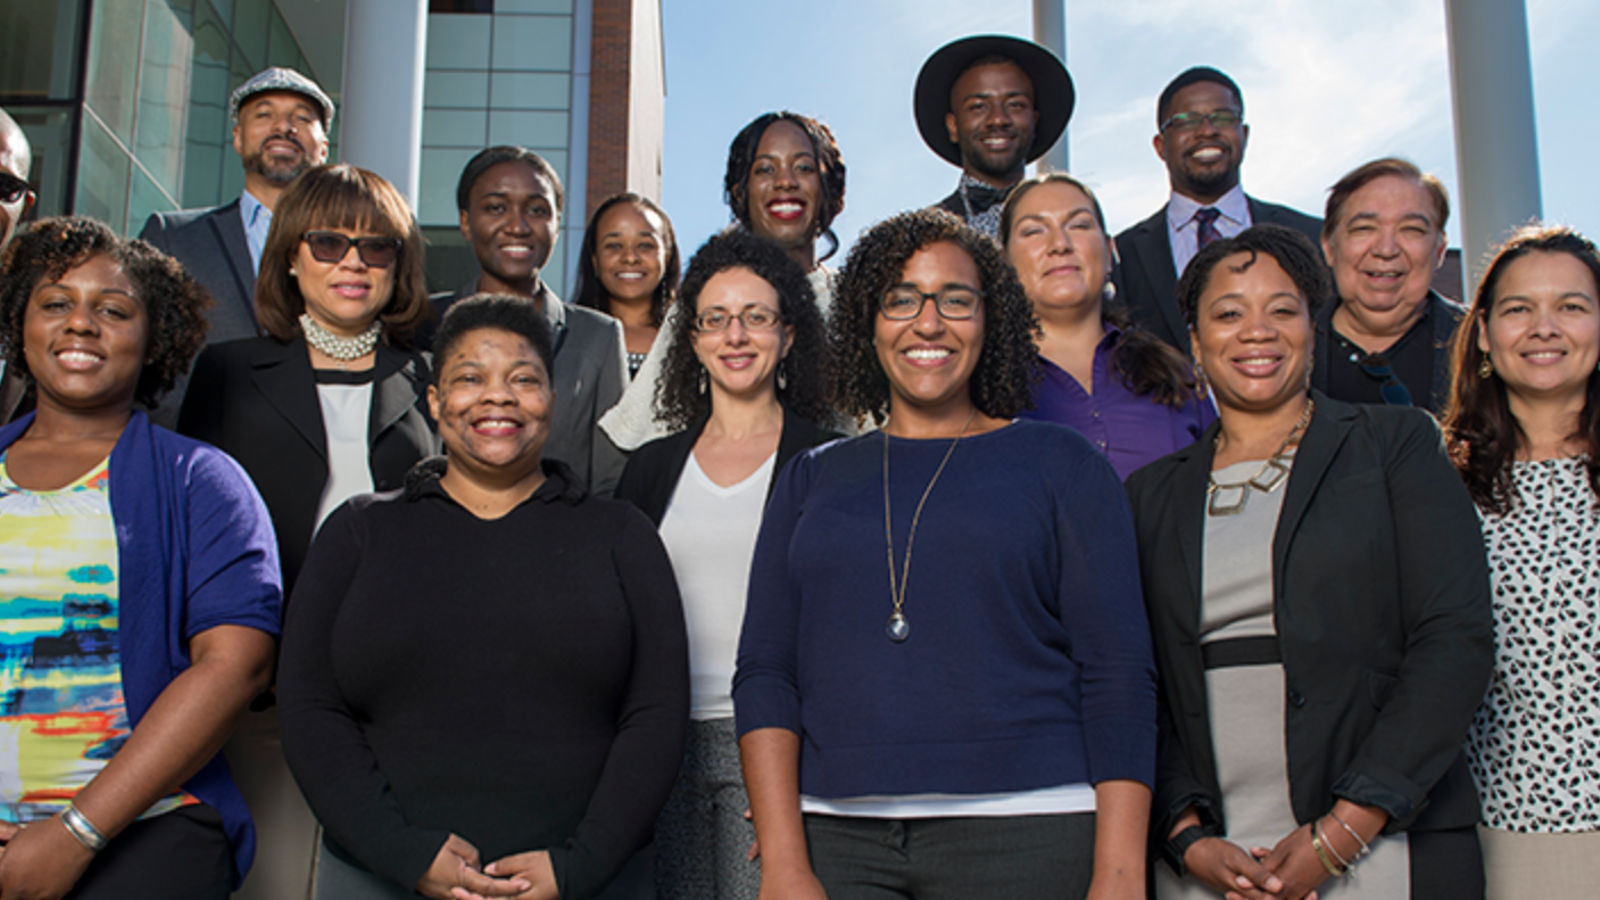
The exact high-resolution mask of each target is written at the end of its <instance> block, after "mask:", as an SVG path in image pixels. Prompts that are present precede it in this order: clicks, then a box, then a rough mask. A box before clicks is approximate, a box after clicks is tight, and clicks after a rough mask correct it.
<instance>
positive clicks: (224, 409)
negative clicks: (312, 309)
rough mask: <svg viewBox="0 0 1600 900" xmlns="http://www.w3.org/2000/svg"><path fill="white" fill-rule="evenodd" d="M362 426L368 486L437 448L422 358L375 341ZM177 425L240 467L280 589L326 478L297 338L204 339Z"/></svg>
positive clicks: (300, 553)
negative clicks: (268, 528)
mask: <svg viewBox="0 0 1600 900" xmlns="http://www.w3.org/2000/svg"><path fill="white" fill-rule="evenodd" d="M376 369H377V371H376V372H375V373H374V382H373V385H372V412H371V418H370V420H369V422H368V426H367V441H368V443H369V444H370V446H371V456H370V460H371V464H372V486H373V488H374V489H375V490H379V491H385V490H391V489H394V488H398V487H400V486H401V484H402V480H403V479H404V478H405V474H406V471H407V470H408V469H410V468H411V466H412V464H413V463H415V462H416V461H417V460H419V459H422V458H423V457H425V456H430V455H432V454H433V453H434V452H436V449H437V446H438V445H437V438H436V437H435V435H434V428H433V422H432V420H431V419H429V417H428V414H427V407H426V405H425V393H426V388H427V383H428V378H429V374H428V365H427V363H426V362H425V361H424V360H423V358H422V356H421V355H419V354H417V353H413V352H410V351H404V350H396V349H394V348H392V347H390V346H389V345H388V344H384V343H379V344H378V351H377V362H376ZM194 372H195V377H194V381H193V382H192V383H191V386H190V389H189V394H188V396H187V397H185V398H184V401H183V410H182V413H181V414H180V415H179V417H178V430H179V431H180V432H182V433H184V434H187V435H190V436H192V437H196V438H199V439H200V440H203V441H206V442H208V443H211V444H215V445H216V446H218V447H220V448H222V449H223V450H224V451H226V452H227V453H228V454H229V455H230V456H232V457H233V458H234V459H237V460H238V461H239V463H240V465H243V466H244V468H245V471H246V472H248V473H250V478H251V480H253V481H254V482H255V483H256V488H257V489H258V490H260V491H261V498H262V499H263V500H265V501H266V503H267V511H268V512H270V513H271V514H272V527H273V528H274V529H275V530H276V531H277V533H278V551H279V557H280V558H281V559H282V560H283V586H284V596H286V597H287V596H288V595H289V589H290V587H291V586H292V585H293V584H294V579H295V577H296V576H297V575H299V574H300V565H301V563H302V562H304V561H305V555H306V549H307V548H308V547H310V546H311V537H312V535H313V533H314V531H315V529H316V517H317V506H318V505H319V504H320V503H321V501H322V489H323V487H324V486H325V485H326V484H327V482H328V439H327V435H326V434H325V433H324V431H323V429H322V405H321V403H320V401H319V400H318V398H317V385H316V381H315V375H314V374H313V372H312V369H311V358H310V357H309V356H308V355H307V351H306V342H305V338H296V339H295V340H293V341H291V342H289V343H287V344H284V343H280V342H278V341H277V340H274V339H272V338H250V339H248V340H243V341H229V342H227V343H224V344H215V345H212V346H210V347H207V348H206V349H205V351H203V352H202V353H201V354H200V358H199V359H198V360H196V361H195V366H194Z"/></svg>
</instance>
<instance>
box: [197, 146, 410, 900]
mask: <svg viewBox="0 0 1600 900" xmlns="http://www.w3.org/2000/svg"><path fill="white" fill-rule="evenodd" d="M255 297H256V313H257V318H258V319H259V320H260V323H261V327H262V328H264V329H265V330H266V332H267V334H268V335H269V336H268V337H257V338H247V339H244V340H239V341H228V342H224V343H221V344H214V345H212V346H209V347H207V348H206V350H205V352H204V353H202V354H201V355H200V358H199V360H197V361H196V363H195V368H194V375H193V377H192V378H191V379H190V382H189V389H188V392H187V393H186V394H185V396H184V400H183V407H182V410H181V412H180V413H179V416H178V429H179V430H180V431H182V432H183V433H185V434H188V435H191V436H193V437H197V438H200V439H202V440H205V441H208V442H210V443H212V444H215V445H217V446H218V447H221V448H222V449H224V450H226V451H228V452H229V453H231V454H233V455H234V456H235V457H236V458H237V459H238V460H239V462H240V463H241V464H243V465H244V468H245V471H247V472H249V473H250V477H251V478H252V479H253V480H254V481H255V483H256V486H257V487H258V488H259V489H260V490H261V495H262V497H263V498H264V499H265V500H266V502H267V509H268V510H269V511H271V513H272V521H273V525H274V527H275V528H276V530H277V534H278V547H279V555H280V557H281V559H282V562H283V580H284V585H285V586H286V590H290V591H292V590H293V586H294V583H295V580H296V578H297V577H298V575H299V572H300V566H301V565H302V563H303V562H304V560H305V554H306V549H307V548H308V547H309V546H310V545H311V538H312V535H314V534H315V533H316V530H317V529H318V528H319V527H320V526H321V523H322V522H323V520H324V519H326V518H327V517H328V515H329V514H330V513H332V512H333V510H334V509H336V508H337V507H338V506H339V505H340V504H341V503H343V502H344V501H345V499H346V498H348V497H351V496H354V495H356V494H362V493H366V492H368V491H372V490H380V491H381V490H389V489H391V488H396V487H399V486H400V483H401V479H402V478H403V477H404V475H405V473H406V471H407V470H408V469H410V467H411V465H412V464H413V463H415V462H416V461H417V460H419V459H421V458H422V457H424V456H427V455H428V454H429V453H431V452H432V451H433V449H434V447H435V438H434V434H433V425H432V423H431V421H430V420H429V418H428V413H427V410H426V408H425V405H424V403H423V390H424V387H425V385H426V384H427V381H428V365H427V362H426V360H425V359H424V358H423V357H422V355H421V354H420V353H418V352H416V351H415V350H413V349H411V348H410V346H409V340H410V337H411V335H412V334H414V333H415V332H416V330H417V328H418V326H419V325H420V324H421V323H422V322H423V321H424V320H425V319H426V317H427V316H428V315H430V313H431V307H430V306H429V304H428V295H427V288H426V284H425V282H424V279H423V267H422V237H421V234H420V233H419V232H418V230H417V227H416V224H415V222H414V221H413V219H412V217H411V212H410V209H409V208H408V207H407V205H406V202H405V199H404V198H402V197H401V196H400V194H399V192H398V191H396V190H395V189H394V187H393V186H392V185H390V184H389V183H388V182H387V181H385V180H383V179H382V178H381V177H379V176H378V175H376V174H374V173H372V172H369V171H367V170H365V169H359V168H356V167H355V166H351V165H347V164H340V165H335V166H319V167H317V168H314V169H311V170H310V171H308V172H306V173H305V174H303V175H301V176H300V177H299V178H298V179H296V180H295V182H294V184H293V185H291V186H290V187H289V189H288V190H286V191H285V192H284V194H283V196H282V198H280V199H279V201H278V205H277V209H276V210H275V212H274V214H273V217H272V229H271V231H270V232H269V233H268V235H267V243H266V247H265V249H264V250H263V251H262V254H261V272H260V275H259V277H258V279H257V283H256V293H255ZM275 716H276V714H275V712H273V711H271V710H268V711H265V712H260V713H256V714H254V715H252V717H251V718H250V719H249V720H248V721H247V723H246V726H245V728H243V729H241V737H240V739H239V741H237V742H236V744H235V746H234V747H231V748H230V751H229V752H230V754H231V756H232V758H233V759H234V763H235V770H236V771H239V772H240V773H241V782H242V784H243V785H244V787H245V791H246V794H247V796H248V797H249V798H250V799H251V802H252V806H253V807H255V808H257V809H259V810H263V811H264V814H262V815H261V816H260V818H261V819H262V822H263V827H262V840H261V856H262V859H263V862H264V865H263V866H262V870H261V874H262V876H263V879H262V880H265V879H283V881H282V882H281V883H279V882H276V881H268V882H266V884H265V885H262V886H259V887H256V889H257V890H261V891H262V893H260V894H258V895H257V896H262V897H282V896H288V895H289V894H290V892H291V891H292V890H293V887H292V886H293V885H297V884H298V885H304V883H305V882H306V879H307V878H308V877H309V872H310V868H311V859H312V854H313V852H314V849H315V846H316V844H315V838H314V833H315V824H316V823H315V822H314V821H313V820H312V818H311V815H310V813H309V812H308V811H307V810H306V808H305V804H304V803H302V802H300V800H299V795H298V794H297V793H296V792H295V791H294V788H293V783H292V781H291V780H290V778H289V773H288V770H287V769H286V768H285V767H284V764H283V759H282V754H281V752H279V750H278V749H277V738H276V732H277V726H276V719H275Z"/></svg>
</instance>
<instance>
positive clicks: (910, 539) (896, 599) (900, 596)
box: [883, 407, 978, 644]
mask: <svg viewBox="0 0 1600 900" xmlns="http://www.w3.org/2000/svg"><path fill="white" fill-rule="evenodd" d="M977 415H978V410H977V408H976V407H974V408H973V410H972V414H971V415H969V416H967V421H966V424H964V425H962V426H961V430H960V431H958V432H956V438H955V440H953V441H951V442H950V449H948V450H946V451H945V452H944V459H942V460H940V461H939V468H937V469H934V470H933V477H932V478H930V479H928V486H927V487H926V488H923V490H922V499H921V500H918V501H917V509H916V512H913V513H912V514H911V528H910V530H909V531H908V532H907V533H906V557H905V559H904V560H903V561H902V562H901V566H900V577H899V578H898V579H896V578H895V571H894V528H893V526H892V524H891V523H892V522H893V521H894V519H893V516H892V514H891V513H890V511H889V432H887V431H885V432H884V433H883V536H884V541H885V544H886V545H887V547H888V555H889V600H890V601H891V602H893V603H894V612H893V613H892V614H890V616H889V624H888V625H887V626H886V627H885V628H884V631H885V632H886V633H887V634H888V635H889V640H891V641H894V642H895V643H896V644H898V643H901V642H903V641H904V640H905V639H906V638H908V637H910V636H911V622H910V621H909V620H907V619H906V614H905V605H906V578H907V577H908V576H909V575H910V574H911V545H912V544H913V543H914V542H915V541H916V539H917V522H919V521H921V519H922V507H923V506H924V505H925V504H926V503H927V502H928V495H929V494H931V493H933V485H934V482H937V481H938V480H939V476H940V475H941V474H943V473H944V467H945V464H946V463H948V462H950V455H951V454H953V453H955V452H956V445H957V444H959V443H961V438H962V437H963V436H964V435H966V433H967V429H968V428H969V427H971V425H972V420H973V419H974V418H976V417H977Z"/></svg>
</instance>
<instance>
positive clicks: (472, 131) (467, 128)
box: [422, 109, 488, 150]
mask: <svg viewBox="0 0 1600 900" xmlns="http://www.w3.org/2000/svg"><path fill="white" fill-rule="evenodd" d="M487 123H488V113H486V112H485V111H483V110H481V109H425V110H423V113H422V143H423V146H426V147H471V148H473V149H474V150H481V149H483V147H484V146H485V144H484V134H485V132H486V131H487V129H488V124H487Z"/></svg>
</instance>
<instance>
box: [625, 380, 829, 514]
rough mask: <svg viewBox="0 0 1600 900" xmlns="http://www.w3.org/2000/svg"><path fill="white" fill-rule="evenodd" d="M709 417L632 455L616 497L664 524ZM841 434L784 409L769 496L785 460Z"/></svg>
mask: <svg viewBox="0 0 1600 900" xmlns="http://www.w3.org/2000/svg"><path fill="white" fill-rule="evenodd" d="M705 428H706V420H705V419H701V420H700V421H698V422H696V423H695V424H694V425H692V426H690V427H689V428H687V429H685V430H683V431H680V432H677V433H676V434H669V435H667V436H666V437H664V438H657V439H655V440H653V441H651V442H649V443H647V444H645V445H644V446H642V447H640V448H639V449H638V450H635V451H633V454H632V455H631V456H629V457H628V465H627V467H626V468H624V469H623V470H622V480H621V481H618V482H617V492H616V498H617V499H618V500H626V501H628V502H629V503H632V504H633V505H634V506H637V507H639V509H641V510H643V511H644V514H645V515H647V516H649V517H650V521H652V522H654V523H655V524H656V527H658V528H659V527H660V526H661V519H662V517H663V516H665V515H666V514H667V504H669V503H671V502H672V492H673V491H675V490H677V489H678V479H679V478H680V477H681V476H682V475H683V467H684V466H685V465H686V464H687V463H688V461H689V453H690V451H692V450H693V449H694V442H695V441H698V440H699V439H700V433H701V432H703V431H705ZM839 436H840V435H838V434H835V433H834V432H832V431H828V430H827V429H825V428H819V427H818V426H816V425H814V424H812V423H811V422H808V421H806V420H805V419H802V418H801V417H799V416H797V415H795V414H794V413H792V412H790V411H789V409H788V408H787V407H785V408H784V410H783V433H782V434H781V435H780V436H779V437H778V458H777V460H775V461H774V463H773V466H772V481H769V482H767V496H769V497H770V496H772V485H773V482H776V481H777V480H778V473H779V472H782V471H783V467H784V465H785V464H787V463H788V462H789V460H791V459H793V458H794V457H795V456H796V455H797V454H799V453H801V452H802V451H805V450H809V449H810V448H812V447H815V446H817V445H818V444H822V443H826V442H828V441H831V440H833V439H835V438H837V437H839Z"/></svg>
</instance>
